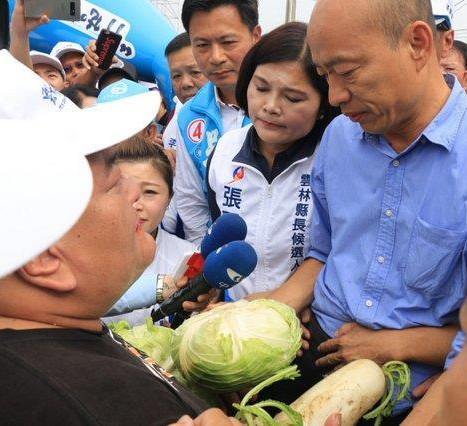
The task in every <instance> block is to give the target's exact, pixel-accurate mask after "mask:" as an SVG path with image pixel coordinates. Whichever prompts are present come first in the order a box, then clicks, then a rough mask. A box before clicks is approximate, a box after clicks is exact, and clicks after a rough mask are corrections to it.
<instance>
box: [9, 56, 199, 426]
mask: <svg viewBox="0 0 467 426" xmlns="http://www.w3.org/2000/svg"><path fill="white" fill-rule="evenodd" d="M0 53H1V52H0ZM15 64H17V70H16V71H19V72H23V71H25V70H26V71H27V69H26V68H25V67H24V66H22V65H21V64H19V63H17V62H16V61H14V60H13V59H12V58H11V56H9V55H5V54H1V55H0V67H1V68H2V70H4V69H8V70H10V71H11V70H14V66H15ZM29 73H30V74H31V82H30V83H29V86H32V85H33V83H32V82H33V81H37V79H38V77H37V76H35V75H34V74H33V73H32V72H29ZM24 75H25V74H24V73H23V77H24ZM38 84H39V86H40V85H41V83H38ZM3 89H4V88H3V87H1V86H0V113H1V112H2V111H3V112H5V111H9V113H10V116H13V111H11V109H10V110H8V109H7V108H5V104H8V103H9V102H10V100H11V99H10V97H9V93H8V92H7V91H5V90H3ZM4 95H5V96H4ZM60 96H61V95H60V94H57V103H61V102H62V100H61V99H60ZM159 102H160V96H159V94H158V93H157V92H148V93H145V94H140V95H135V96H132V97H128V98H125V99H123V100H120V101H115V102H108V103H105V104H102V105H97V106H95V107H94V108H89V109H87V110H75V111H72V112H61V113H60V114H56V113H50V112H49V113H44V112H43V115H42V116H41V119H40V120H28V121H18V122H15V121H14V120H0V141H2V142H3V145H4V147H3V148H2V164H1V166H2V167H0V235H1V236H2V237H1V238H0V253H1V256H0V277H1V278H0V369H1V371H2V387H3V389H4V392H2V393H1V395H0V410H1V413H2V414H1V418H2V421H4V420H6V421H7V422H8V423H9V424H26V423H27V424H47V425H55V424H57V425H58V424H63V423H64V422H66V424H71V425H74V424H77V425H82V424H123V425H124V424H160V425H167V424H168V423H170V422H171V421H175V420H176V419H178V418H179V417H181V416H182V415H183V414H190V415H191V416H195V415H197V414H199V413H200V412H201V411H202V409H204V408H205V407H204V405H203V404H202V403H201V402H199V401H198V400H197V399H196V398H195V397H193V396H192V395H191V394H190V393H188V392H187V391H186V390H185V389H183V388H182V387H181V386H180V385H178V384H177V383H176V382H175V381H173V380H172V379H171V378H170V377H167V376H166V375H165V372H164V371H163V370H161V369H160V368H159V367H158V366H156V365H153V364H151V363H146V362H144V361H143V360H142V359H141V358H142V357H141V358H139V357H138V356H135V353H134V351H133V350H132V349H131V348H127V347H126V345H125V344H124V343H123V342H122V341H120V340H119V339H118V338H116V337H114V336H113V335H112V334H111V333H110V332H109V331H108V330H107V329H105V328H103V326H102V324H101V322H100V317H101V316H102V315H103V314H104V313H105V312H106V311H107V310H108V309H109V308H110V306H112V304H113V303H114V302H115V301H116V300H117V299H118V298H119V297H120V295H121V294H122V293H123V292H124V291H125V290H126V289H127V288H128V286H129V285H130V283H132V282H133V281H134V280H135V279H136V278H137V277H138V275H139V274H140V273H141V272H142V271H143V270H144V268H145V267H146V266H147V264H148V263H149V262H150V261H151V260H152V258H153V256H154V241H153V239H152V238H151V236H150V235H149V234H146V233H144V232H143V231H142V229H141V228H140V227H139V226H138V225H137V214H136V210H135V209H134V207H133V203H134V202H135V201H136V200H137V199H138V197H139V195H140V194H139V190H138V188H137V186H136V185H135V184H134V182H132V181H131V180H128V179H125V178H123V177H122V176H121V174H120V173H119V171H118V168H116V167H114V166H113V164H112V162H111V156H112V148H109V147H111V146H112V145H114V144H115V143H118V142H120V141H122V140H123V139H125V138H127V137H129V136H131V135H133V134H135V133H137V132H138V131H139V130H141V129H142V128H143V127H144V126H145V124H146V123H147V122H148V121H149V120H150V119H151V117H153V116H154V115H155V113H156V111H157V108H158V104H159ZM33 103H35V104H36V106H37V107H39V104H38V103H37V101H34V99H33ZM23 106H24V105H19V104H18V103H17V104H16V107H17V108H21V107H23ZM49 111H50V108H49ZM132 111H136V113H131V112H132ZM22 116H24V113H23V114H22ZM36 117H37V114H36ZM52 122H54V123H55V125H54V126H51V123H52ZM75 123H79V125H83V126H84V127H85V128H90V129H94V128H95V126H97V125H98V124H99V123H100V125H101V127H103V128H104V130H99V129H98V128H96V130H95V131H93V134H92V136H91V137H89V138H86V139H84V138H82V137H79V136H77V135H76V136H74V135H73V134H71V135H70V136H69V137H68V138H67V141H64V140H63V137H62V134H63V131H64V129H67V128H69V127H70V126H72V125H73V124H75ZM110 124H112V125H110ZM96 132H97V133H96ZM19 135H21V139H20V140H19V141H18V138H19V137H20V136H19ZM12 140H15V141H16V143H15V144H12V143H9V142H10V141H12ZM24 141H26V142H25V143H23V142H24ZM28 141H29V142H28ZM19 142H21V143H19ZM0 146H1V145H0ZM12 146H17V147H18V149H17V151H14V147H12ZM20 147H21V148H20ZM67 151H69V152H70V153H69V154H66V152H67ZM73 152H79V154H75V156H76V158H75V159H73V158H71V156H72V154H73ZM84 155H86V156H87V159H88V161H89V164H90V166H91V170H92V176H93V180H94V187H93V189H92V195H91V198H90V201H89V204H88V205H87V207H86V209H85V211H84V214H83V215H81V217H80V218H79V219H78V217H79V215H80V213H81V212H82V211H83V209H84V208H85V206H86V202H87V201H88V199H89V194H90V190H91V182H90V173H89V170H88V169H86V167H85V166H84V165H83V161H82V160H81V161H80V158H81V159H84ZM13 159H14V161H13ZM77 219H78V221H77V223H76V224H75V225H74V226H72V225H73V223H74V222H75V221H76V220H77ZM66 231H68V232H66ZM65 232H66V234H65ZM63 234H65V235H63ZM62 235H63V236H62ZM60 237H61V238H60ZM59 238H60V239H59ZM114 339H115V340H114ZM6 390H8V391H6Z"/></svg>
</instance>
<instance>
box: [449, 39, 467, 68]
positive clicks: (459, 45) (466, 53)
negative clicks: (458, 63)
mask: <svg viewBox="0 0 467 426" xmlns="http://www.w3.org/2000/svg"><path fill="white" fill-rule="evenodd" d="M452 48H453V49H454V50H456V51H457V52H459V53H460V55H461V57H462V58H463V59H464V68H466V69H467V44H465V43H464V42H463V41H460V40H454V44H453V45H452Z"/></svg>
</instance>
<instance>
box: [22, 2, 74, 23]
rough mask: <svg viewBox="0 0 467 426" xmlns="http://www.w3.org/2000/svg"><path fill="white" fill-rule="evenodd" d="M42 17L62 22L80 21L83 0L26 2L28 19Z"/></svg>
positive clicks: (25, 11) (25, 10)
mask: <svg viewBox="0 0 467 426" xmlns="http://www.w3.org/2000/svg"><path fill="white" fill-rule="evenodd" d="M42 15H47V16H48V17H49V18H50V19H59V20H62V21H79V20H80V18H81V0H24V16H25V17H26V18H39V17H41V16H42Z"/></svg>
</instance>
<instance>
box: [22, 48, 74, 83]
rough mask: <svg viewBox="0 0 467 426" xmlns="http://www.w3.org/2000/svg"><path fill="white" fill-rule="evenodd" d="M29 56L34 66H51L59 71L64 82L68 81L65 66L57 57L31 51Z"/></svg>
mask: <svg viewBox="0 0 467 426" xmlns="http://www.w3.org/2000/svg"><path fill="white" fill-rule="evenodd" d="M29 55H30V56H31V61H32V64H33V65H37V64H48V65H51V66H53V67H54V68H55V69H56V70H57V71H60V74H61V75H62V77H63V80H66V74H65V70H64V69H63V65H62V63H61V62H60V61H59V60H58V59H57V58H56V57H55V56H52V55H49V54H47V53H42V52H38V51H37V50H31V52H29Z"/></svg>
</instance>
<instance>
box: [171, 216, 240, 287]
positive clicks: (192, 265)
mask: <svg viewBox="0 0 467 426" xmlns="http://www.w3.org/2000/svg"><path fill="white" fill-rule="evenodd" d="M246 234H247V226H246V222H245V221H244V220H243V219H242V218H241V216H239V215H238V214H235V213H224V214H222V215H221V216H219V217H218V218H217V219H216V220H215V221H214V223H213V224H212V225H211V226H210V227H209V229H208V231H207V232H206V235H205V236H204V237H203V239H202V241H201V245H200V247H199V249H198V250H197V251H195V252H194V253H190V252H188V253H185V254H184V255H183V257H182V258H181V259H180V260H179V262H178V264H177V266H176V267H175V269H174V271H173V273H172V277H173V279H174V280H175V281H178V280H179V279H180V278H181V277H182V276H186V277H187V278H194V277H196V276H197V275H199V274H200V273H201V272H202V270H203V264H204V259H206V258H207V257H208V255H209V254H210V253H212V252H213V251H214V250H217V249H218V248H219V247H222V246H223V245H224V244H227V243H230V242H231V241H239V240H244V239H245V238H246Z"/></svg>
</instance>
